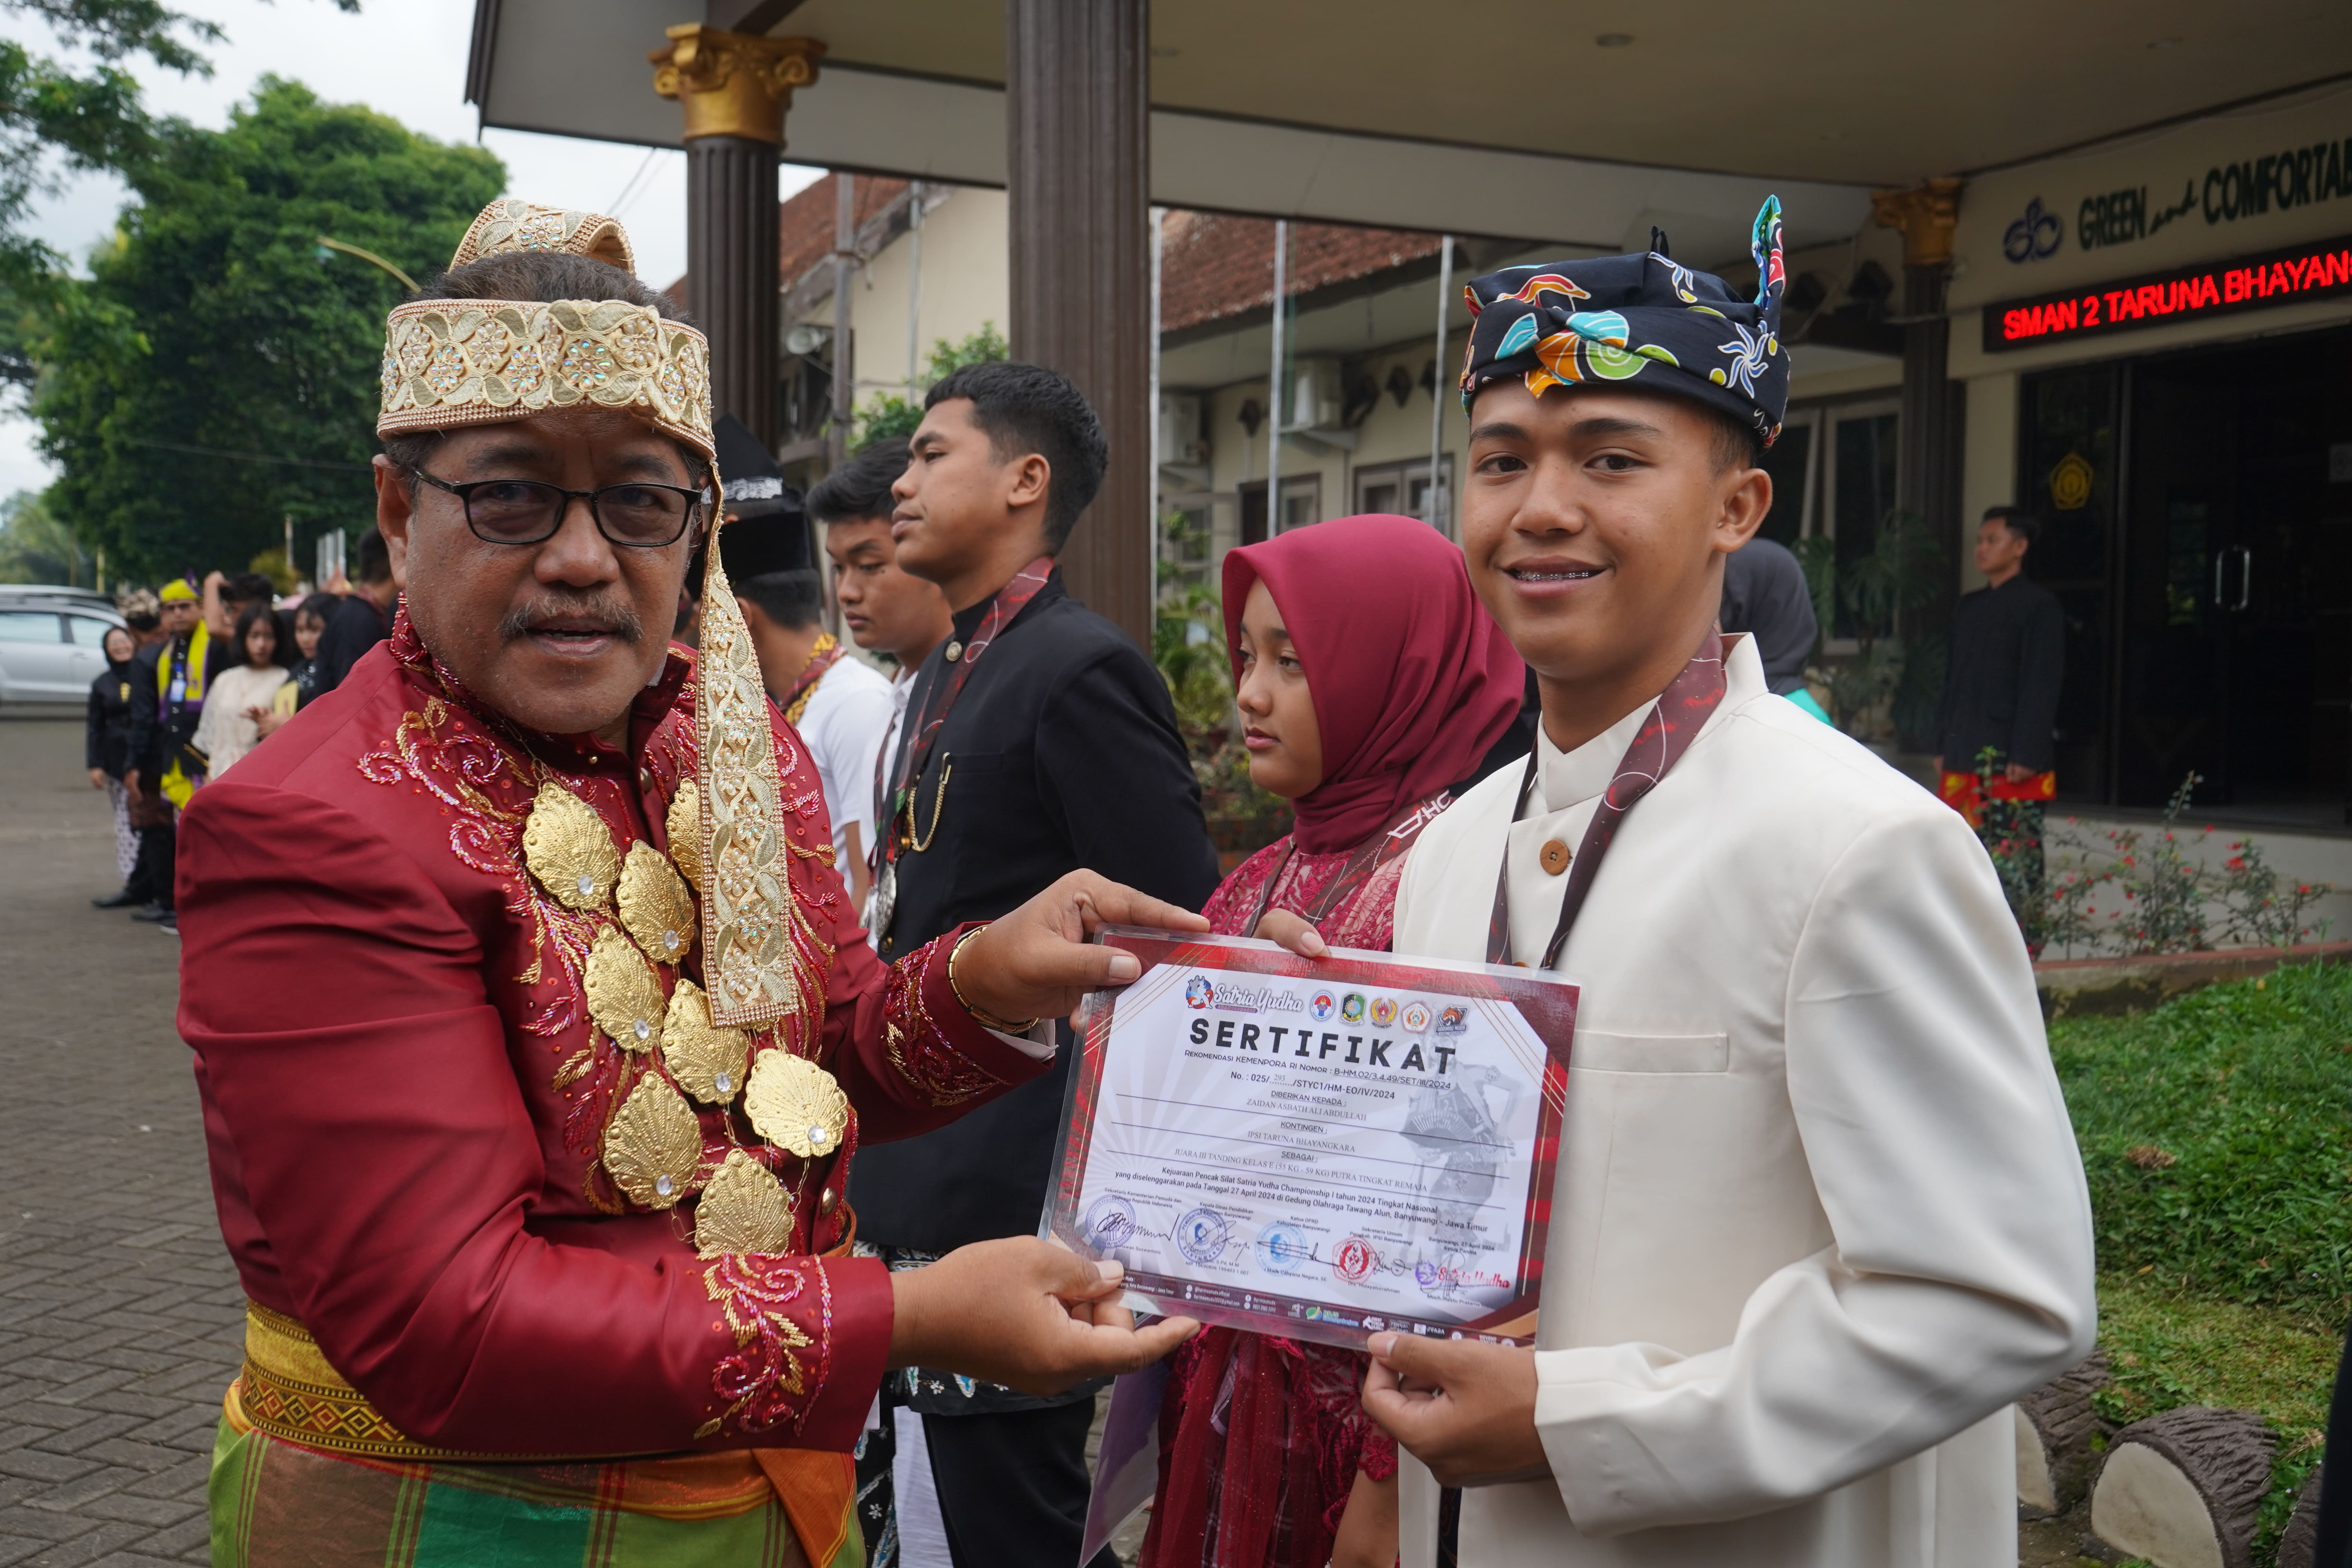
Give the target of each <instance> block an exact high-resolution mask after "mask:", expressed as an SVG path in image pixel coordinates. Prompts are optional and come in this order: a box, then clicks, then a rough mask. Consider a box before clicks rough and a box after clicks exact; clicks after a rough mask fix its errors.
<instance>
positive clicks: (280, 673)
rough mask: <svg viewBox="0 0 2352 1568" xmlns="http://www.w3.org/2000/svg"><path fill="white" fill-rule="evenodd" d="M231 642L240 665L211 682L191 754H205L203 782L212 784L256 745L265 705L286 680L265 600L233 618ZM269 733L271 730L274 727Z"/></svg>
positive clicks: (273, 615) (274, 623)
mask: <svg viewBox="0 0 2352 1568" xmlns="http://www.w3.org/2000/svg"><path fill="white" fill-rule="evenodd" d="M235 635H236V641H235V642H234V643H233V644H232V646H233V647H236V649H237V650H238V651H239V652H240V653H242V654H243V655H244V656H245V662H244V663H242V664H239V665H237V666H236V667H235V668H230V669H225V670H223V671H221V672H220V674H218V675H217V676H215V677H214V678H213V683H212V689H211V691H209V692H208V693H206V694H205V714H204V718H203V719H202V720H201V721H198V723H197V725H196V739H195V747H196V750H197V751H199V752H203V753H204V754H205V764H206V765H205V777H206V779H207V781H209V780H211V779H216V778H218V777H220V776H221V774H222V773H226V771H227V770H228V769H229V767H230V766H231V764H233V763H236V761H237V759H238V758H240V757H242V756H244V755H245V754H246V752H249V751H251V750H253V748H254V747H256V746H257V745H259V744H260V743H261V728H260V724H261V721H262V719H263V718H265V717H267V716H268V713H269V710H270V700H271V699H272V698H273V697H275V696H276V695H277V694H278V689H279V688H281V687H283V686H285V685H286V684H287V683H288V681H289V679H291V678H290V677H289V676H288V675H287V673H286V667H285V666H284V665H281V664H279V663H278V615H277V612H276V610H275V609H274V608H273V607H272V606H271V605H270V603H269V601H268V600H267V599H257V600H255V601H254V602H253V603H251V604H249V605H246V607H245V610H244V612H243V613H242V614H240V615H239V616H237V617H236V627H235ZM272 728H275V726H274V725H273V726H272Z"/></svg>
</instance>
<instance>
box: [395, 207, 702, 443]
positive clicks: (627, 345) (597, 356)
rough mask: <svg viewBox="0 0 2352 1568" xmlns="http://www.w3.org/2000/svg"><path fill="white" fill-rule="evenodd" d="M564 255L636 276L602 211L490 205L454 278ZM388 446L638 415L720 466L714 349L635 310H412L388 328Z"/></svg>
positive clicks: (602, 306) (494, 306)
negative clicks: (486, 262) (496, 261)
mask: <svg viewBox="0 0 2352 1568" xmlns="http://www.w3.org/2000/svg"><path fill="white" fill-rule="evenodd" d="M534 250H548V251H562V252H565V253H568V254H571V255H575V256H585V257H589V258H593V259H595V260H598V261H603V262H606V263H607V264H609V265H612V266H614V267H618V268H621V269H622V270H623V271H627V270H628V269H629V268H628V265H627V263H628V259H629V258H630V256H631V255H632V252H631V250H630V248H629V237H628V236H627V235H626V234H625V233H623V232H622V229H621V226H620V225H619V224H617V223H615V222H614V221H613V220H612V219H611V218H608V217H605V216H602V215H601V214H596V213H575V212H562V211H559V210H557V209H556V208H553V207H541V206H533V205H530V203H528V202H520V201H513V200H506V201H496V202H492V203H491V204H490V205H488V206H487V207H484V208H483V209H482V212H481V216H478V217H477V218H475V219H474V222H473V225H472V226H470V227H468V228H467V230H466V237H465V238H464V239H462V240H460V241H459V242H458V245H457V255H456V256H454V257H452V258H450V262H449V265H450V266H451V267H452V268H457V267H463V266H465V265H466V264H467V262H470V261H478V260H481V259H482V258H484V257H488V256H500V255H508V254H515V253H523V252H530V251H534ZM583 405H585V406H593V407H600V408H617V409H622V410H625V411H626V412H628V413H632V414H635V415H636V416H638V417H640V418H642V419H644V420H645V421H646V423H648V424H650V425H652V426H655V427H656V429H659V430H663V431H665V432H667V433H668V434H669V435H672V436H675V437H677V438H678V439H679V440H681V441H683V442H685V443H686V444H687V445H688V446H689V447H693V448H694V449H695V450H696V451H698V452H700V453H701V454H702V455H703V457H704V458H707V459H709V460H710V461H712V462H714V463H715V462H716V461H717V459H718V448H717V447H716V446H715V445H714V444H713V443H712V440H711V434H710V344H709V341H708V340H707V339H705V338H704V337H703V335H702V334H701V333H700V332H698V331H695V330H694V329H693V328H692V327H689V326H687V325H686V324H685V323H683V322H681V321H671V320H669V319H668V318H667V317H665V316H664V315H662V313H661V312H660V311H659V310H655V309H653V308H652V307H651V306H648V305H635V304H631V303H630V302H629V301H627V300H556V301H553V302H548V301H540V300H410V301H409V302H408V303H406V304H404V305H401V306H398V307H395V308H394V310H393V312H392V315H391V317H390V319H389V320H388V321H385V323H384V342H383V408H382V411H381V412H380V413H378V414H377V416H376V422H375V433H376V435H377V436H378V437H393V436H406V435H413V434H416V433H418V432H422V431H431V430H446V429H450V428H452V427H454V426H460V425H489V424H495V423H497V422H498V421H500V420H505V419H527V418H529V417H530V416H532V415H534V414H543V413H546V412H547V411H549V410H550V409H557V408H577V407H581V406H583Z"/></svg>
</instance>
